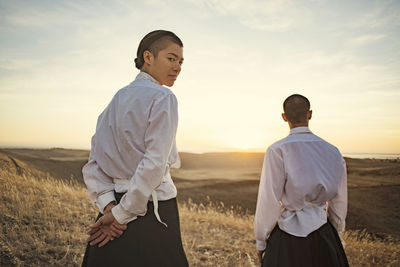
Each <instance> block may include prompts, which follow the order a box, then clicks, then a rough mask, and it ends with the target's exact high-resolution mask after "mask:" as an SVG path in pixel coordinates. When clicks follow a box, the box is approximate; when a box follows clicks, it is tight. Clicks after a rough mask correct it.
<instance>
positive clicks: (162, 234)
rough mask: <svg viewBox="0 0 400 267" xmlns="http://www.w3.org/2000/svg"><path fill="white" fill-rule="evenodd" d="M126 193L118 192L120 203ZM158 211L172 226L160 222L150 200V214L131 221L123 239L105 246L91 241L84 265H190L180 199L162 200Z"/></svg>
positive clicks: (144, 266) (163, 219) (97, 266)
mask: <svg viewBox="0 0 400 267" xmlns="http://www.w3.org/2000/svg"><path fill="white" fill-rule="evenodd" d="M122 195H123V194H116V198H117V201H118V202H119V200H120V199H121V197H122ZM158 213H159V214H160V217H161V220H162V221H163V222H165V223H166V224H167V225H168V227H165V226H164V225H162V224H161V223H160V222H158V221H157V219H156V217H155V215H154V208H153V203H152V202H150V201H149V203H148V204H147V213H146V215H145V216H139V217H138V218H137V219H136V220H134V221H131V222H129V223H128V228H127V229H126V230H125V231H124V233H123V234H122V235H121V236H120V237H119V238H117V239H114V240H113V241H110V242H109V243H107V244H106V245H105V246H104V247H101V248H99V247H98V246H97V245H96V246H93V247H92V246H90V245H89V244H88V245H87V248H86V252H85V256H84V258H83V262H82V267H89V266H96V267H101V266H113V267H114V266H115V267H118V266H121V267H125V266H140V267H147V266H149V267H150V266H166V267H168V266H171V267H172V266H173V267H180V266H188V262H187V259H186V255H185V251H184V250H183V246H182V240H181V230H180V225H179V214H178V207H177V203H176V198H173V199H170V200H167V201H159V202H158ZM101 215H102V214H99V216H98V217H97V219H98V218H100V217H101ZM97 219H96V220H97Z"/></svg>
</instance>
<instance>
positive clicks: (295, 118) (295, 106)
mask: <svg viewBox="0 0 400 267" xmlns="http://www.w3.org/2000/svg"><path fill="white" fill-rule="evenodd" d="M283 111H284V112H285V116H286V118H287V119H288V121H289V122H291V123H303V122H306V121H307V115H308V111H310V101H308V99H307V98H306V97H305V96H302V95H299V94H294V95H291V96H289V97H288V98H286V100H285V102H283Z"/></svg>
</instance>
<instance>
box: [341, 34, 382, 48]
mask: <svg viewBox="0 0 400 267" xmlns="http://www.w3.org/2000/svg"><path fill="white" fill-rule="evenodd" d="M384 38H386V35H383V34H375V35H374V34H369V35H362V36H358V37H355V38H352V39H350V40H349V41H348V43H349V44H350V45H352V46H364V45H367V44H370V43H373V42H376V41H378V40H381V39H384Z"/></svg>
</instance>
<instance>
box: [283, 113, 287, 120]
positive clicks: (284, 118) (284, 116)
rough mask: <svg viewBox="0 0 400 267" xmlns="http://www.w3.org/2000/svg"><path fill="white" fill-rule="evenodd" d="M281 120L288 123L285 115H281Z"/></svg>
mask: <svg viewBox="0 0 400 267" xmlns="http://www.w3.org/2000/svg"><path fill="white" fill-rule="evenodd" d="M282 119H283V120H284V121H286V122H287V121H288V119H287V118H286V115H285V113H282Z"/></svg>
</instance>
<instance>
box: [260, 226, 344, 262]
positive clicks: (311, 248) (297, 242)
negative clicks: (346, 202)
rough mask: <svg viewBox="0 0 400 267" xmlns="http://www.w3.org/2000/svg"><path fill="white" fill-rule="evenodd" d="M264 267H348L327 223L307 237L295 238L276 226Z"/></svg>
mask: <svg viewBox="0 0 400 267" xmlns="http://www.w3.org/2000/svg"><path fill="white" fill-rule="evenodd" d="M262 266H263V267H278V266H279V267H347V266H349V264H348V262H347V258H346V254H345V252H344V249H343V246H342V243H341V241H340V238H339V235H338V233H337V231H336V229H335V228H334V227H333V226H332V224H331V223H330V222H329V221H328V223H326V224H324V225H323V226H321V227H320V228H319V229H317V230H315V231H314V232H312V233H310V234H309V235H308V236H307V237H297V236H293V235H290V234H288V233H286V232H284V231H282V230H281V229H280V228H279V227H278V225H276V226H275V228H274V230H273V231H272V232H271V235H270V237H269V238H268V240H267V248H266V250H265V255H264V260H263V263H262Z"/></svg>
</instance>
